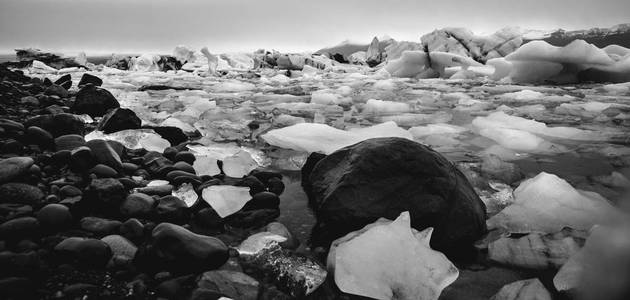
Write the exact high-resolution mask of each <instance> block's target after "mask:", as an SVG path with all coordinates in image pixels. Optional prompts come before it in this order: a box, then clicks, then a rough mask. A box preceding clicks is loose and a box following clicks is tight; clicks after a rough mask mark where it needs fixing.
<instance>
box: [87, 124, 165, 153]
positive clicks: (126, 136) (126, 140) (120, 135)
mask: <svg viewBox="0 0 630 300" xmlns="http://www.w3.org/2000/svg"><path fill="white" fill-rule="evenodd" d="M94 139H101V140H110V141H116V142H119V143H121V144H123V145H124V146H125V147H126V148H128V149H145V150H147V151H157V152H160V153H162V152H164V149H166V148H168V147H170V146H171V143H169V142H168V141H167V140H165V139H163V138H162V137H161V136H160V135H158V134H157V133H155V131H153V130H152V129H127V130H121V131H117V132H114V133H111V134H105V133H103V132H101V131H92V132H90V133H88V134H87V135H86V136H85V140H86V141H89V140H94Z"/></svg>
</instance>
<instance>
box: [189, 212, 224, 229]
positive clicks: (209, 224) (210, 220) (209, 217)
mask: <svg viewBox="0 0 630 300" xmlns="http://www.w3.org/2000/svg"><path fill="white" fill-rule="evenodd" d="M193 221H194V224H195V225H197V226H199V227H201V228H204V229H211V230H213V229H214V230H217V229H222V228H223V223H224V221H223V218H221V217H220V216H219V214H217V212H216V211H215V210H214V209H212V208H210V207H206V208H204V209H201V210H200V211H198V212H197V213H196V214H195V217H194V220H193Z"/></svg>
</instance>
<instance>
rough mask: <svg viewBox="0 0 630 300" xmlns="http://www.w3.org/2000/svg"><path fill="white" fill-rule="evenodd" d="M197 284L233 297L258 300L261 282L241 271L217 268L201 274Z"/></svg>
mask: <svg viewBox="0 0 630 300" xmlns="http://www.w3.org/2000/svg"><path fill="white" fill-rule="evenodd" d="M197 286H198V289H205V290H210V291H213V292H216V293H219V294H223V295H225V296H227V297H230V298H232V299H243V300H256V299H258V292H259V286H260V284H259V283H258V281H257V280H256V279H254V278H252V277H250V276H248V275H246V274H243V273H241V272H235V271H228V270H215V271H208V272H204V273H203V274H201V277H200V278H199V281H197Z"/></svg>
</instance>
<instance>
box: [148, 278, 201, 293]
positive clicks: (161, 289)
mask: <svg viewBox="0 0 630 300" xmlns="http://www.w3.org/2000/svg"><path fill="white" fill-rule="evenodd" d="M194 282H195V276H192V275H187V276H181V277H176V278H173V279H169V280H166V281H164V282H162V283H160V284H159V285H158V286H157V288H156V295H157V296H158V297H163V298H166V299H184V298H185V297H186V295H185V293H186V291H185V289H184V287H185V286H192V285H194Z"/></svg>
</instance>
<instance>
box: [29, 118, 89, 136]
mask: <svg viewBox="0 0 630 300" xmlns="http://www.w3.org/2000/svg"><path fill="white" fill-rule="evenodd" d="M24 126H26V127H30V126H37V127H39V128H42V129H44V130H46V131H48V132H50V133H51V134H52V135H53V136H54V137H59V136H62V135H66V134H78V135H83V132H85V123H84V122H83V120H82V119H81V118H80V117H79V116H77V115H73V114H68V113H60V114H55V115H39V116H35V117H32V118H29V119H27V120H26V122H24Z"/></svg>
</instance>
